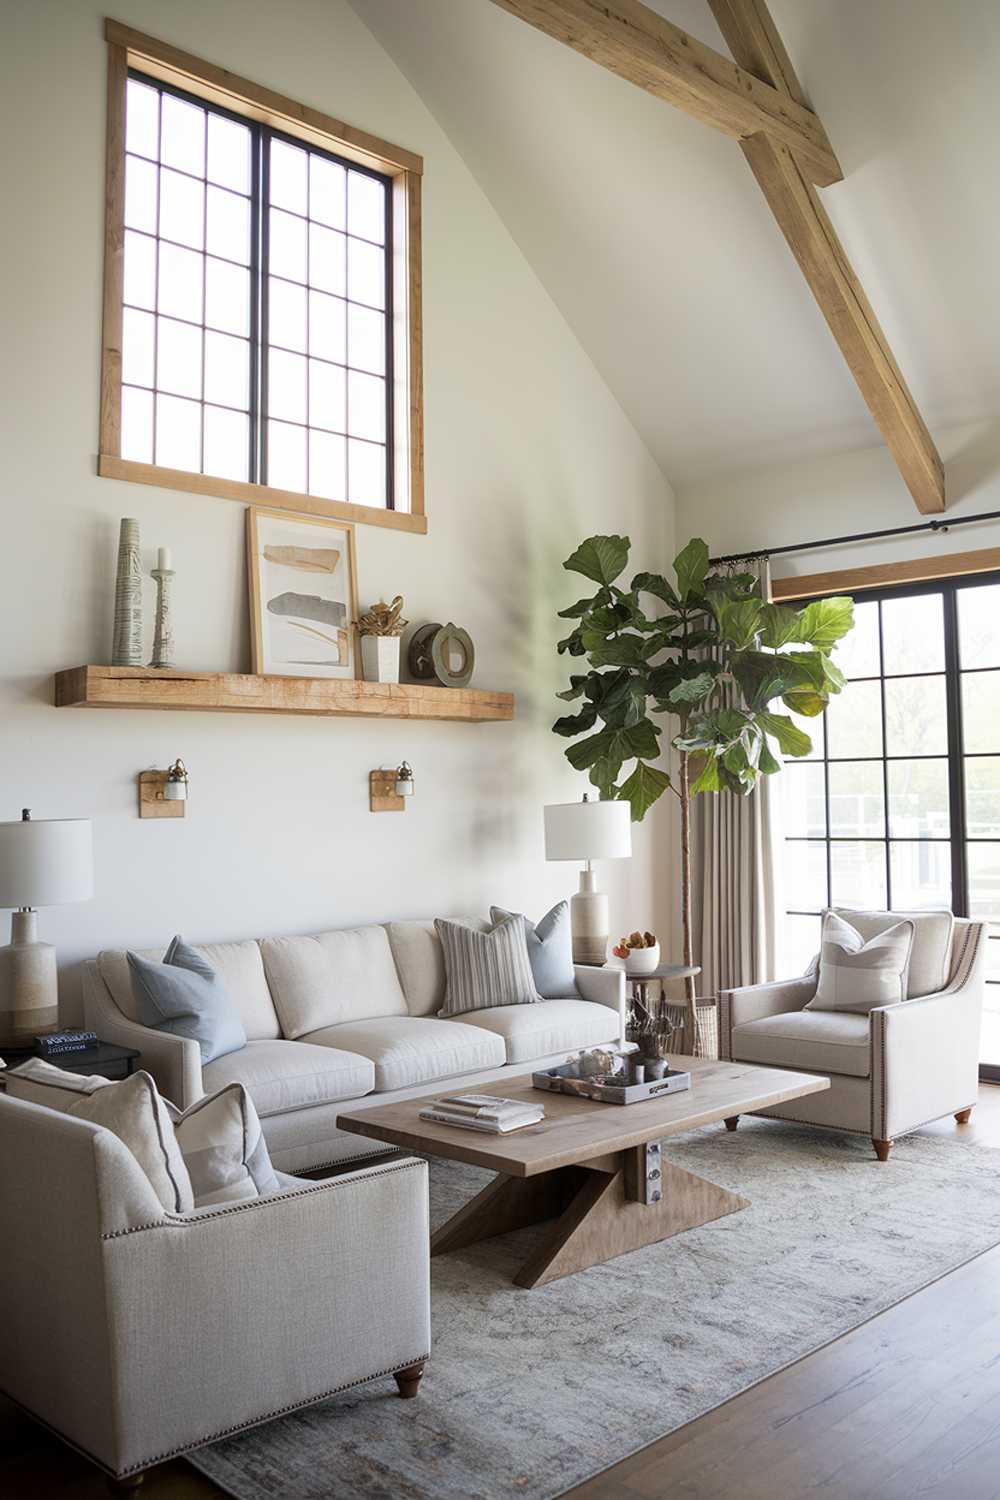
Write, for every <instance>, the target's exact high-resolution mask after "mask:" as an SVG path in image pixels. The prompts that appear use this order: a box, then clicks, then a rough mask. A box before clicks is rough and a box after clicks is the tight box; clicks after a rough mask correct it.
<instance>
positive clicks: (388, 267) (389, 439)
mask: <svg viewBox="0 0 1000 1500" xmlns="http://www.w3.org/2000/svg"><path fill="white" fill-rule="evenodd" d="M383 205H384V212H385V220H384V223H385V256H384V265H385V330H386V338H385V504H386V509H387V510H395V508H396V500H395V483H396V475H395V472H394V471H395V467H396V465H395V450H396V444H395V440H394V422H395V402H394V400H393V396H394V391H393V386H394V379H393V361H394V358H395V319H394V318H393V315H392V188H391V187H389V185H388V184H386V186H385V189H384V191H383ZM348 358H350V351H348Z"/></svg>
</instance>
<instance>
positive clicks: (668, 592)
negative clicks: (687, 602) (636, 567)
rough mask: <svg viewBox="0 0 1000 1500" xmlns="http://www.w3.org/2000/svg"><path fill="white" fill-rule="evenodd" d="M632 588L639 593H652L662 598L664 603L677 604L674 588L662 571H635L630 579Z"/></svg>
mask: <svg viewBox="0 0 1000 1500" xmlns="http://www.w3.org/2000/svg"><path fill="white" fill-rule="evenodd" d="M632 590H633V592H634V593H636V594H639V593H642V594H653V595H655V597H656V598H657V599H662V600H663V602H664V604H678V603H679V602H680V601H679V600H678V598H677V593H676V590H674V589H673V588H671V586H670V584H669V583H668V582H667V580H666V579H665V578H664V576H663V574H662V573H637V574H636V575H635V577H634V578H633V579H632Z"/></svg>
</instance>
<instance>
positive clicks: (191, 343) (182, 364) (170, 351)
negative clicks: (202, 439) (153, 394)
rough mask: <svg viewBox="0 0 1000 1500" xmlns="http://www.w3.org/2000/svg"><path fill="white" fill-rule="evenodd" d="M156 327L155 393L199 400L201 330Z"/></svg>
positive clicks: (163, 322) (165, 321)
mask: <svg viewBox="0 0 1000 1500" xmlns="http://www.w3.org/2000/svg"><path fill="white" fill-rule="evenodd" d="M157 323H158V326H157V339H156V388H157V390H160V391H171V392H172V393H173V394H174V395H175V396H194V397H195V398H196V399H200V397H201V329H200V328H193V327H192V326H191V324H190V323H174V322H173V321H172V320H171V319H170V318H159V319H158V320H157ZM174 467H175V468H177V467H179V465H177V464H175V465H174Z"/></svg>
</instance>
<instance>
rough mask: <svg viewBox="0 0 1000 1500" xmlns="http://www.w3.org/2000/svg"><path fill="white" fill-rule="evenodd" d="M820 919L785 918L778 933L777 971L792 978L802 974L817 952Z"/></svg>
mask: <svg viewBox="0 0 1000 1500" xmlns="http://www.w3.org/2000/svg"><path fill="white" fill-rule="evenodd" d="M820 923H821V919H820V918H819V917H818V916H817V917H800V916H786V917H783V918H782V920H781V925H780V928H779V931H778V951H779V954H780V958H779V965H778V966H779V969H780V971H781V973H782V974H787V975H789V976H790V977H793V978H794V976H795V975H797V974H804V973H805V972H806V970H807V969H808V967H809V965H810V963H811V962H812V960H813V959H814V958H815V957H816V955H817V953H818V952H819V937H820Z"/></svg>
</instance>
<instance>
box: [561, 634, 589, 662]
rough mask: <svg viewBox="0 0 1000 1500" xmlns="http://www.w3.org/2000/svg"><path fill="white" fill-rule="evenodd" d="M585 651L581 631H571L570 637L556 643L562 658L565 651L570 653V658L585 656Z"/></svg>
mask: <svg viewBox="0 0 1000 1500" xmlns="http://www.w3.org/2000/svg"><path fill="white" fill-rule="evenodd" d="M584 649H585V648H584V644H583V639H582V636H581V632H580V630H579V629H576V630H571V631H570V633H569V635H567V636H565V637H564V638H563V640H561V641H558V642H557V643H556V650H557V651H558V652H559V655H560V656H562V654H563V652H564V651H568V652H569V654H570V656H583V654H584Z"/></svg>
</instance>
